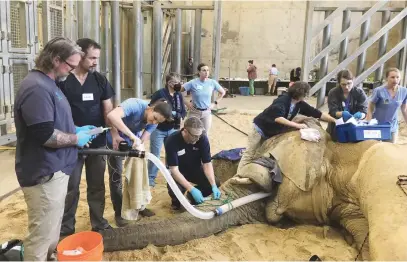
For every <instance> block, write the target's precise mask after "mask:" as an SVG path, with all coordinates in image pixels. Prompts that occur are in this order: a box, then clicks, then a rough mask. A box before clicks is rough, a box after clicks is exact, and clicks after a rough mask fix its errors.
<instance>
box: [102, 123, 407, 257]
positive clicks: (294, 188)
mask: <svg viewBox="0 0 407 262" xmlns="http://www.w3.org/2000/svg"><path fill="white" fill-rule="evenodd" d="M303 122H304V123H306V124H307V125H308V126H309V127H312V128H315V129H317V130H319V132H320V134H321V140H320V141H319V142H310V141H306V140H303V139H301V135H300V132H298V131H289V132H286V133H283V134H280V135H277V136H275V137H272V138H269V139H267V140H265V141H264V142H263V143H262V145H261V146H260V147H259V148H258V149H257V151H256V155H255V157H256V158H259V157H273V158H274V159H276V161H277V163H278V166H279V168H280V170H281V173H282V177H283V178H282V181H281V183H280V184H276V183H273V181H272V179H271V178H270V174H269V170H268V169H267V168H265V167H263V166H261V165H259V164H256V163H253V162H251V163H249V164H247V165H246V166H244V167H242V168H241V170H239V172H237V170H236V169H237V165H236V164H235V165H234V168H228V169H227V170H224V171H225V172H224V173H228V174H229V175H225V174H224V173H223V174H222V177H224V179H225V180H226V179H227V180H226V181H224V182H223V183H222V185H221V187H220V189H221V191H222V196H223V198H226V195H227V197H229V198H232V199H237V198H241V197H243V196H247V195H250V194H253V193H256V192H261V191H262V192H270V193H271V195H270V196H269V197H267V198H265V199H261V200H258V201H255V202H251V203H248V204H246V205H243V206H240V207H237V208H234V209H232V210H230V211H229V212H227V213H225V214H223V215H220V216H215V217H214V218H212V219H209V220H203V219H199V218H195V217H193V216H192V215H190V214H189V213H188V212H184V213H182V214H180V215H178V216H176V217H174V218H171V219H162V220H154V221H145V222H140V223H138V224H134V225H131V226H128V227H124V228H114V229H108V230H105V231H102V235H103V241H104V248H105V251H107V252H109V251H119V250H133V249H141V248H144V247H146V246H147V245H149V244H153V245H156V246H166V245H177V244H182V243H185V242H187V241H189V240H192V239H197V238H204V237H208V236H210V235H212V234H216V233H219V232H222V231H224V230H226V229H227V228H228V227H231V226H239V225H244V224H249V223H269V224H272V225H279V224H280V223H281V222H282V221H283V220H284V219H286V218H289V219H290V220H292V221H294V222H296V223H305V224H313V225H321V226H323V225H331V226H337V227H340V228H341V231H342V232H343V233H344V237H345V239H347V240H348V241H352V242H353V243H355V244H356V248H357V249H358V250H360V252H361V257H360V258H363V259H369V260H407V248H406V244H405V243H407V215H406V214H407V196H406V195H405V194H404V192H403V191H402V190H401V189H400V188H399V186H398V185H397V184H396V182H397V177H398V176H399V175H405V174H406V173H407V161H406V160H405V156H406V153H407V146H405V145H395V144H391V143H387V142H382V141H376V140H367V141H362V142H358V143H336V142H333V141H332V140H331V138H330V136H329V134H328V133H326V132H325V130H324V129H323V128H322V127H321V125H320V123H319V122H318V121H316V120H315V119H312V118H306V119H304V120H303ZM217 165H218V164H216V163H214V166H215V174H216V173H217V172H220V170H218V169H217V168H216V166H217ZM198 208H199V206H198ZM200 209H201V210H206V211H208V207H205V206H204V207H202V208H200Z"/></svg>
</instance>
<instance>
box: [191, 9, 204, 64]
mask: <svg viewBox="0 0 407 262" xmlns="http://www.w3.org/2000/svg"><path fill="white" fill-rule="evenodd" d="M194 34H195V35H194V38H195V39H194V66H193V67H194V70H196V68H197V67H198V65H199V64H200V63H201V34H202V10H201V9H197V10H195V32H194Z"/></svg>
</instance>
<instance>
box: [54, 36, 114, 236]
mask: <svg viewBox="0 0 407 262" xmlns="http://www.w3.org/2000/svg"><path fill="white" fill-rule="evenodd" d="M76 43H77V44H78V45H79V46H80V47H81V48H82V50H83V52H84V53H85V55H84V56H83V57H82V60H81V62H80V63H79V66H78V67H76V68H75V69H74V70H73V71H72V73H71V74H70V75H69V76H68V77H67V79H66V80H65V81H64V82H60V83H59V84H58V85H59V87H60V88H61V90H62V92H63V93H64V94H65V96H66V98H67V99H68V101H69V104H70V105H71V110H72V117H73V121H74V123H75V125H77V126H82V125H93V126H97V127H100V126H103V127H104V126H105V125H106V122H107V121H106V116H107V114H108V113H109V112H110V111H111V110H112V109H113V103H112V100H111V98H112V97H113V95H114V91H113V88H112V86H111V85H110V83H109V81H108V80H107V79H106V77H105V76H103V75H102V74H100V73H99V72H97V71H96V66H97V62H98V59H99V57H100V50H101V46H100V45H99V44H98V43H97V42H95V41H94V40H92V39H89V38H82V39H79V40H78V41H77V42H76ZM90 147H91V148H105V147H106V134H105V133H103V134H100V135H98V136H97V137H96V138H95V139H94V140H93V141H92V144H91V145H90ZM84 165H85V168H86V184H87V200H88V206H89V215H90V224H91V226H92V230H93V231H98V232H99V231H102V230H105V229H109V228H111V226H110V225H109V223H108V222H107V220H106V219H105V218H104V217H103V213H104V210H105V180H104V174H105V169H106V157H105V156H97V155H91V156H79V157H78V161H77V163H76V167H75V169H74V172H73V173H72V175H71V176H70V177H69V184H68V193H67V196H66V200H65V212H64V218H63V220H62V226H61V236H68V235H71V234H73V233H75V222H76V221H75V214H76V210H77V208H78V202H79V184H80V182H81V176H82V168H83V166H84Z"/></svg>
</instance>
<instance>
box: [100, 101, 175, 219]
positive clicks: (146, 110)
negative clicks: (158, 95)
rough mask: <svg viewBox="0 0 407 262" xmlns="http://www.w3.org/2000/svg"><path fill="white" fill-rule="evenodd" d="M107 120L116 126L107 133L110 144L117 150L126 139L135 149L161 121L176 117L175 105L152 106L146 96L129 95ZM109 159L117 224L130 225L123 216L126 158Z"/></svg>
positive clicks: (161, 103)
mask: <svg viewBox="0 0 407 262" xmlns="http://www.w3.org/2000/svg"><path fill="white" fill-rule="evenodd" d="M107 119H108V121H109V122H110V124H111V126H112V127H113V128H112V130H111V132H108V133H107V143H108V146H109V147H110V148H113V149H115V150H117V149H118V146H119V143H120V142H121V141H126V142H127V143H128V144H129V145H131V146H132V147H133V148H137V147H138V146H139V145H141V144H142V143H144V142H145V141H147V140H149V139H150V134H151V133H152V132H153V131H154V130H155V128H156V127H157V124H159V123H163V122H164V121H171V120H172V108H171V106H170V105H169V104H167V103H165V102H158V103H155V104H154V105H150V106H149V105H148V103H147V102H146V101H144V100H142V99H138V98H129V99H127V100H125V101H123V102H122V103H121V104H120V105H119V106H118V107H116V108H115V109H113V110H112V111H110V113H109V114H108V115H107ZM143 130H144V131H143ZM107 161H108V170H109V182H110V183H109V186H110V197H111V199H112V203H113V209H114V213H115V220H116V224H117V226H120V227H121V226H125V225H127V224H128V223H127V220H125V219H123V218H122V217H121V210H122V200H123V192H122V173H123V157H109V158H108V160H107ZM139 214H141V215H143V216H154V215H155V214H154V212H152V211H151V210H149V209H147V208H146V209H144V210H142V211H140V212H139Z"/></svg>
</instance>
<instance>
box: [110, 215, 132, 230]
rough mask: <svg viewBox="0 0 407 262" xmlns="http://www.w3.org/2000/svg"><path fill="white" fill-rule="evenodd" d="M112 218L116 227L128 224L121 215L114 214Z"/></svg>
mask: <svg viewBox="0 0 407 262" xmlns="http://www.w3.org/2000/svg"><path fill="white" fill-rule="evenodd" d="M114 220H115V221H116V226H118V227H125V226H127V225H128V224H129V221H128V220H126V219H124V218H122V217H121V216H115V217H114Z"/></svg>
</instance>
